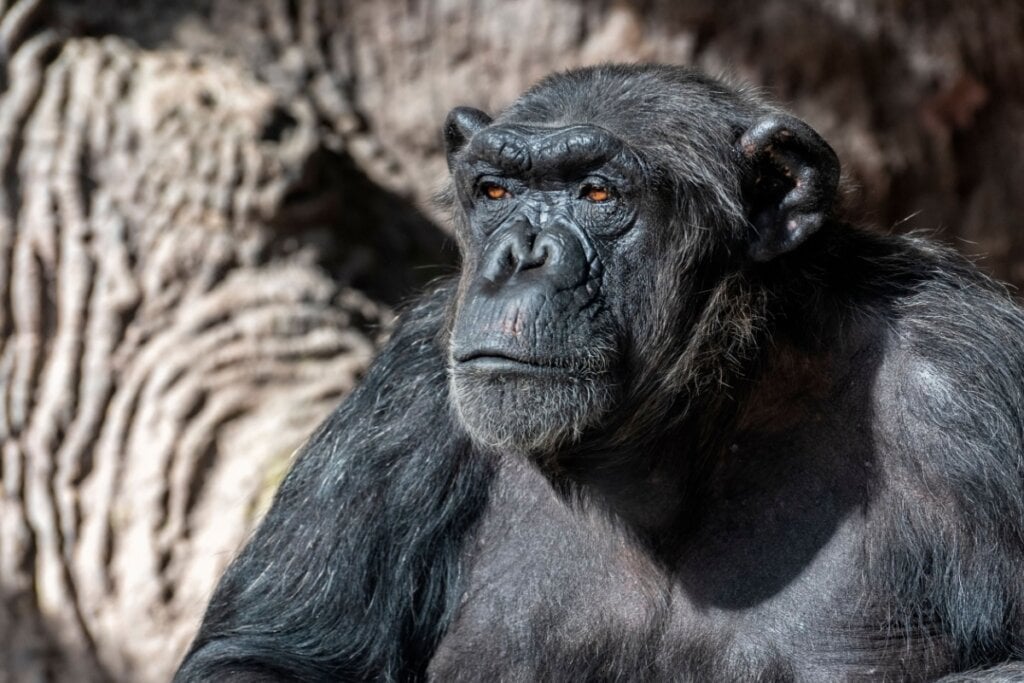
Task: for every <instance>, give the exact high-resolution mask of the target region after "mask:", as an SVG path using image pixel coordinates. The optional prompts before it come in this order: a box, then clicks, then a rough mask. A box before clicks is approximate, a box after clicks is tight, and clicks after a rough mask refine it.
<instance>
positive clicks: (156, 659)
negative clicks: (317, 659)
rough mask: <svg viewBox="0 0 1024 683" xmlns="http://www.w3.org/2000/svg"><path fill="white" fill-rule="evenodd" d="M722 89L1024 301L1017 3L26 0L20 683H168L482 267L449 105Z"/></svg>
mask: <svg viewBox="0 0 1024 683" xmlns="http://www.w3.org/2000/svg"><path fill="white" fill-rule="evenodd" d="M609 60H623V61H664V62H671V63H681V64H691V65H694V66H696V67H699V68H701V69H704V70H706V71H708V72H710V73H712V74H722V73H728V74H732V75H733V76H735V77H736V78H738V79H741V80H745V81H748V82H750V83H753V84H756V85H758V86H759V87H761V88H763V89H764V91H765V92H767V93H768V94H770V95H772V96H774V97H775V98H776V99H778V100H779V101H781V102H782V103H784V104H785V105H787V106H788V107H790V108H791V109H792V110H793V111H794V112H796V113H797V114H798V115H800V116H801V117H803V118H805V119H806V120H807V121H809V122H810V123H811V124H812V125H813V126H815V127H816V128H817V129H818V130H819V131H820V132H822V133H823V134H824V135H825V137H827V138H828V139H829V140H830V141H831V142H832V144H833V145H834V146H835V148H836V150H837V151H838V153H839V156H840V157H841V159H842V161H843V163H844V168H845V175H846V179H847V181H848V183H847V190H846V194H847V197H846V200H847V202H848V204H849V205H850V206H853V207H856V210H857V211H858V213H859V215H860V217H861V218H863V219H864V220H866V221H869V222H871V223H873V224H875V225H876V226H878V228H879V229H881V230H897V231H905V230H925V231H929V232H931V233H932V234H934V235H935V236H936V237H938V238H940V239H943V240H947V241H948V242H950V243H951V244H953V245H955V246H956V247H957V248H958V249H960V250H962V251H964V252H966V253H968V254H971V255H973V256H975V257H977V261H978V263H979V265H981V267H982V268H984V269H986V270H987V271H988V272H990V273H992V274H994V275H996V276H997V277H999V278H1002V279H1004V280H1006V281H1008V282H1009V283H1011V284H1013V285H1016V286H1019V285H1021V284H1024V231H1022V217H1024V4H1022V3H1021V2H1019V0H974V1H972V2H956V1H955V0H761V1H753V0H750V1H743V2H741V1H739V0H650V1H648V2H639V1H638V2H626V1H616V0H608V1H585V0H469V1H463V2H457V1H455V0H433V1H417V0H375V1H372V2H371V1H364V2H359V1H357V0H349V1H347V2H346V1H343V0H175V1H172V0H88V1H86V0H80V1H79V2H74V1H72V0H63V1H61V0H50V1H49V2H47V1H46V0H0V62H2V68H0V683H6V682H8V681H18V682H21V681H33V682H34V681H108V680H109V681H141V682H144V683H148V682H150V681H154V682H155V681H163V680H167V679H169V677H170V676H171V673H172V671H173V668H174V665H175V663H176V660H177V659H178V658H179V657H180V656H181V654H182V653H183V651H184V648H185V647H186V646H187V644H188V641H189V639H190V637H191V635H192V633H193V631H194V629H195V628H196V625H197V623H198V619H199V616H200V614H201V611H202V609H203V607H204V605H205V601H206V599H207V597H208V595H209V592H210V590H211V588H212V586H213V582H214V581H215V580H216V578H217V577H218V575H219V573H220V571H221V570H222V569H223V567H224V565H225V563H226V562H227V561H228V560H229V559H230V557H231V555H232V553H233V552H234V551H235V550H236V548H237V547H238V545H239V543H241V542H242V541H243V540H244V538H245V537H246V534H247V533H248V531H249V530H250V529H251V527H252V525H253V523H254V521H255V520H257V519H258V517H259V515H260V514H261V512H262V511H263V510H265V509H266V506H267V504H268V502H269V500H270V497H271V496H272V494H273V491H274V488H275V486H276V484H277V482H279V481H280V478H281V476H282V475H283V472H284V471H285V469H286V468H287V464H288V459H289V457H290V455H291V454H292V452H293V451H294V449H295V448H296V447H297V446H298V445H299V444H300V443H301V442H302V440H303V438H304V437H305V435H306V434H308V433H309V432H310V431H311V429H312V428H313V427H314V426H315V424H316V423H317V422H318V421H319V420H320V419H321V418H322V417H323V416H324V415H325V414H326V413H327V412H328V411H329V410H330V409H331V408H332V407H333V406H334V405H335V404H336V403H337V402H338V400H339V399H340V398H341V397H342V396H343V395H344V394H345V393H346V392H348V391H349V390H350V389H351V387H352V385H353V383H354V382H356V381H357V380H358V377H359V376H360V373H361V372H362V370H363V369H364V368H365V366H366V364H367V362H368V360H369V358H370V357H371V355H372V353H373V350H374V348H375V345H376V344H377V343H378V342H379V340H380V337H381V335H382V334H384V333H385V332H386V329H387V325H388V323H389V321H390V320H391V317H392V315H393V313H392V312H393V311H394V310H395V309H396V306H399V305H400V303H401V302H402V301H403V300H407V299H408V298H409V297H410V296H412V295H413V294H414V293H415V292H416V290H417V288H418V287H421V286H422V285H423V283H424V282H426V281H428V280H430V279H431V278H433V277H436V276H437V275H439V274H443V273H446V272H451V271H452V270H453V268H454V264H455V262H456V257H457V255H456V253H455V251H454V249H453V248H452V247H451V245H450V244H449V243H448V242H447V240H446V230H447V229H448V228H447V225H446V219H445V216H444V215H442V213H441V212H440V211H439V209H438V208H437V207H436V205H435V204H434V202H433V199H432V198H433V196H434V195H435V193H436V192H437V191H438V190H439V189H440V188H441V187H442V185H443V183H444V179H445V175H446V170H445V164H444V160H443V157H442V154H441V147H440V141H439V127H440V124H441V122H442V120H443V118H444V115H445V113H446V112H447V111H448V109H449V108H451V107H452V106H455V105H458V104H468V105H473V106H476V107H480V108H483V109H486V110H489V111H491V112H494V111H496V110H498V109H500V108H501V107H503V106H504V105H506V104H507V103H508V102H510V101H511V100H512V98H514V97H515V96H516V94H518V93H519V92H520V91H521V90H522V89H523V88H525V87H526V86H528V85H529V84H530V83H532V82H533V81H535V80H536V79H538V78H539V77H541V76H543V75H545V74H546V73H548V72H550V71H552V70H556V69H564V68H568V67H572V66H576V65H580V64H588V63H594V62H602V61H609Z"/></svg>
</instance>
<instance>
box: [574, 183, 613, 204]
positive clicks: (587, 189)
mask: <svg viewBox="0 0 1024 683" xmlns="http://www.w3.org/2000/svg"><path fill="white" fill-rule="evenodd" d="M580 197H581V198H582V199H586V200H587V201H588V202H594V203H597V204H600V203H601V202H606V201H608V200H609V199H611V198H612V191H611V188H609V187H607V186H605V185H597V184H594V183H586V184H584V185H583V187H581V188H580Z"/></svg>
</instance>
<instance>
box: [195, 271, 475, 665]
mask: <svg viewBox="0 0 1024 683" xmlns="http://www.w3.org/2000/svg"><path fill="white" fill-rule="evenodd" d="M449 294H450V290H449V288H448V287H441V288H439V289H438V290H437V291H435V292H434V293H432V294H431V295H428V296H427V297H426V298H425V299H424V300H423V301H421V302H420V303H419V305H417V306H416V307H414V308H413V309H411V310H409V311H408V312H407V313H406V314H405V315H404V316H403V318H402V320H401V322H400V324H399V325H398V327H397V329H396V330H395V333H394V335H393V337H392V339H391V341H390V343H389V344H388V345H387V346H386V348H385V349H384V350H383V351H382V352H381V353H380V355H379V357H378V358H377V360H376V361H375V362H374V364H373V366H372V367H371V369H370V371H369V373H368V375H367V377H366V378H365V380H364V381H363V383H362V385H361V386H360V387H359V388H358V389H357V390H356V391H355V392H353V394H352V395H351V396H350V397H349V398H348V399H347V400H346V401H345V402H344V403H343V404H342V405H341V407H339V408H338V409H337V410H336V411H335V412H334V414H333V415H331V416H330V417H329V418H328V419H327V420H326V421H325V422H324V423H323V425H321V426H320V428H319V429H318V430H317V431H316V433H315V434H314V435H313V436H312V437H311V439H310V440H309V443H308V444H307V445H306V446H305V448H304V449H303V452H302V453H301V455H300V456H299V457H298V459H297V461H296V462H295V464H294V466H293V467H292V470H291V472H290V473H289V474H288V476H287V477H286V479H285V480H284V482H283V484H282V485H281V488H280V490H279V491H278V493H277V496H276V498H275V500H274V504H273V506H272V508H271V509H270V511H269V512H268V513H267V516H266V519H265V520H264V521H263V523H262V524H261V525H260V527H259V529H258V530H257V531H256V533H255V535H254V536H253V538H252V539H251V541H250V542H249V543H248V545H247V546H246V547H245V549H244V550H243V551H242V553H241V554H240V555H239V556H238V557H237V558H236V559H235V560H234V562H233V563H232V564H231V566H230V567H229V568H228V570H227V572H226V573H225V574H224V577H223V578H222V579H221V581H220V584H219V585H218V587H217V589H216V591H215V592H214V595H213V598H212V600H211V602H210V605H209V608H208V609H207V612H206V615H205V617H204V621H203V625H202V627H201V629H200V631H199V634H198V636H197V637H196V639H195V642H194V643H193V644H192V648H191V650H190V651H189V653H188V655H187V656H186V658H185V661H184V663H183V664H182V667H181V669H180V670H179V672H178V674H177V677H176V678H175V680H176V681H190V682H191V681H206V680H210V681H213V680H216V681H223V680H244V681H273V680H302V681H319V680H332V681H337V680H353V679H356V680H366V679H375V680H377V679H380V680H396V679H401V680H407V679H410V678H418V677H419V676H420V675H421V674H422V672H423V671H424V670H425V668H426V664H427V662H428V660H429V658H430V656H431V654H432V652H433V649H434V647H435V646H436V643H437V641H438V639H439V638H440V636H441V635H442V633H443V631H444V629H445V626H446V624H447V623H448V621H449V619H450V617H451V614H452V611H453V610H454V608H455V606H456V604H457V600H458V594H459V570H460V567H459V554H460V547H461V541H462V539H463V537H464V536H465V535H466V532H467V530H468V529H469V528H470V527H471V526H472V524H473V523H474V520H475V519H476V518H477V517H478V515H479V512H480V510H481V509H482V508H483V504H484V502H485V500H486V496H487V491H488V487H489V484H490V481H491V470H490V467H489V466H488V464H487V463H486V462H484V461H483V460H482V459H481V458H480V457H478V456H476V455H475V454H474V452H473V450H472V448H471V446H470V444H469V441H468V439H467V438H466V437H465V436H464V434H463V432H462V430H461V429H460V428H459V427H458V426H457V424H456V423H455V422H454V421H453V420H452V418H451V417H450V415H449V406H448V389H447V379H446V372H445V358H444V355H443V352H442V351H441V350H440V348H439V346H438V343H437V336H438V333H439V331H440V329H441V327H442V325H443V318H444V308H445V302H446V300H447V298H448V296H449Z"/></svg>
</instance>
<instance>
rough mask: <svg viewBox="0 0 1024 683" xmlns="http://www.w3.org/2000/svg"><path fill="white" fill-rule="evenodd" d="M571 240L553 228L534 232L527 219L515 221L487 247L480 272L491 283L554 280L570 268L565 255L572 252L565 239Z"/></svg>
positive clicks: (561, 231)
mask: <svg viewBox="0 0 1024 683" xmlns="http://www.w3.org/2000/svg"><path fill="white" fill-rule="evenodd" d="M568 239H573V238H572V237H570V236H569V235H568V234H566V233H565V231H564V230H559V229H557V228H555V229H552V230H544V231H538V230H537V229H536V228H534V227H533V226H532V225H530V224H529V223H527V222H522V223H519V224H517V225H515V226H513V227H511V228H510V229H509V230H507V231H506V232H505V233H504V234H502V235H500V236H497V240H496V242H495V243H494V244H493V246H492V248H491V249H488V250H487V253H486V255H485V257H484V258H485V262H484V264H483V275H484V277H485V278H486V279H488V280H490V281H491V282H493V283H495V284H504V283H506V282H508V281H509V280H512V279H518V278H529V277H534V276H535V277H541V276H544V277H545V278H546V277H552V278H554V279H556V280H558V279H561V278H560V277H559V275H560V274H567V273H563V271H567V270H569V271H571V270H574V269H573V267H572V266H571V264H569V263H568V261H569V260H571V259H568V258H567V254H568V253H569V252H571V251H572V249H571V247H569V246H568V245H567V240H568Z"/></svg>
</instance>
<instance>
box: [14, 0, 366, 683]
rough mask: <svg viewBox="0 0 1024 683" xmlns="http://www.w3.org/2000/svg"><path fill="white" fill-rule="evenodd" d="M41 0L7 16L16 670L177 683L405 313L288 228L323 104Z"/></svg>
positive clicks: (30, 674)
mask: <svg viewBox="0 0 1024 683" xmlns="http://www.w3.org/2000/svg"><path fill="white" fill-rule="evenodd" d="M33 9H35V8H34V7H33V3H21V4H17V5H15V6H14V7H12V8H11V9H10V10H8V12H7V13H6V14H5V15H4V16H3V19H2V20H0V36H2V37H0V39H2V40H3V41H4V46H5V47H6V53H7V55H8V60H7V62H6V64H5V67H6V70H7V79H8V80H7V83H8V87H7V89H6V91H5V92H4V93H3V94H2V96H0V145H2V146H0V168H2V172H3V184H2V186H0V330H2V332H3V333H2V335H0V436H2V444H3V445H2V461H0V465H2V471H0V475H2V491H0V563H2V565H0V566H2V569H0V597H2V601H3V605H2V606H3V610H2V611H0V671H2V673H0V679H3V680H10V681H15V680H17V681H30V680H47V679H48V678H53V679H60V680H76V681H84V680H101V679H103V678H108V677H109V678H114V679H119V680H160V679H167V678H168V677H169V675H170V671H171V666H172V665H173V660H174V659H175V658H176V657H177V656H178V655H179V654H180V653H181V652H182V649H183V647H184V646H185V645H186V643H187V641H188V639H189V638H190V637H191V632H192V629H193V628H194V626H195V624H196V619H197V617H198V615H199V613H200V611H201V609H202V607H203V603H204V601H205V599H206V597H207V596H208V593H209V590H210V588H211V586H212V582H213V580H214V579H215V578H216V576H217V574H218V573H219V571H220V570H221V569H222V567H223V565H224V563H225V562H226V561H227V559H229V557H230V555H231V554H232V553H233V552H234V550H235V549H236V547H237V546H238V544H239V543H240V541H241V540H242V539H243V538H244V535H245V534H246V532H247V530H248V528H249V527H250V525H251V523H252V520H253V518H254V516H255V515H256V514H257V513H258V510H259V509H260V508H261V506H263V505H265V499H266V498H267V497H268V494H269V491H270V490H272V488H273V484H274V480H275V477H277V476H279V472H280V471H281V470H282V468H283V467H284V465H285V463H286V461H287V458H288V456H289V454H290V453H291V452H292V451H293V449H295V448H296V446H297V445H298V444H299V443H300V442H301V440H302V439H303V438H304V437H305V436H306V434H308V433H309V431H310V430H311V429H312V428H313V426H314V425H315V424H316V423H317V422H318V421H319V420H320V419H321V418H322V417H323V416H324V414H325V413H326V412H327V411H328V410H329V409H330V407H331V406H332V405H334V404H335V403H336V402H337V401H338V399H339V397H340V396H341V395H343V394H344V393H345V392H346V391H347V390H348V389H350V388H351V386H352V384H353V383H354V382H355V381H356V378H357V376H358V374H359V372H360V371H361V369H362V368H363V367H364V366H365V364H366V362H367V359H368V358H369V356H370V354H371V353H372V348H373V344H372V340H371V338H370V336H369V335H371V334H376V332H375V331H374V330H375V329H376V327H377V326H378V325H379V324H380V323H382V322H385V313H384V311H383V310H382V309H381V307H380V306H378V305H376V304H374V303H373V302H372V301H370V300H369V299H367V298H366V297H364V296H363V295H361V294H359V293H357V292H356V291H355V290H352V289H351V288H348V287H346V286H344V285H343V284H338V282H339V281H338V280H332V279H331V278H330V277H328V274H327V273H326V272H325V271H324V270H323V269H322V268H320V267H319V265H318V260H319V259H320V257H321V254H319V253H317V249H316V247H315V245H316V241H317V240H316V239H314V238H313V237H310V236H309V235H306V234H303V233H302V228H303V227H304V225H303V223H302V222H298V221H296V222H294V223H293V224H292V225H293V228H295V230H293V231H292V232H291V233H289V234H284V233H283V232H282V230H281V229H280V228H277V227H275V222H276V221H278V220H279V219H280V218H281V217H282V216H283V215H286V214H287V213H288V212H289V211H292V212H294V211H301V210H302V209H304V208H306V209H308V207H309V205H311V204H313V203H315V202H316V201H318V199H317V197H316V196H314V195H310V194H308V193H305V192H306V190H305V188H304V186H303V185H302V184H303V183H304V182H307V181H308V176H309V175H310V174H311V173H312V172H313V170H312V169H311V168H310V165H311V164H314V163H317V160H318V158H320V156H322V154H323V151H322V146H321V144H320V141H319V139H318V137H317V136H316V134H315V133H314V124H313V121H312V113H311V111H310V108H309V107H308V105H307V104H305V103H303V102H302V101H296V102H286V101H283V100H282V99H281V98H280V97H279V96H277V95H276V94H275V93H274V92H273V91H272V90H271V89H269V88H268V87H267V86H265V85H262V84H260V83H258V82H256V81H254V80H253V79H252V78H251V77H250V76H249V75H247V74H246V73H245V72H244V71H243V70H240V69H239V68H238V67H237V66H235V65H231V64H228V63H222V62H213V61H210V60H207V59H204V58H201V57H194V56H190V55H187V54H185V53H182V52H175V51H170V50H167V51H160V52H152V51H145V50H140V49H138V48H136V47H132V46H131V45H130V44H128V43H126V42H125V41H124V40H122V39H120V38H115V37H106V38H102V39H94V38H81V39H70V40H61V39H60V37H59V35H58V34H56V33H55V32H53V31H50V30H45V29H41V30H28V29H21V27H19V26H18V25H17V23H18V22H19V21H22V22H24V21H26V19H25V18H24V17H23V16H19V13H21V14H22V15H24V14H26V13H31V11H32V10H33ZM19 29H20V30H19ZM313 189H314V190H316V188H313ZM300 190H301V191H302V192H304V194H302V195H301V197H300V198H299V199H297V200H295V201H291V200H290V197H291V196H293V195H294V194H295V193H297V192H299V191H300ZM305 227H308V228H309V229H310V230H315V229H316V227H317V226H316V225H315V224H310V223H309V222H308V221H307V222H306V225H305ZM321 241H322V240H321ZM339 267H340V268H341V269H342V270H343V269H344V262H343V260H342V262H341V264H340V266H339Z"/></svg>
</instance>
